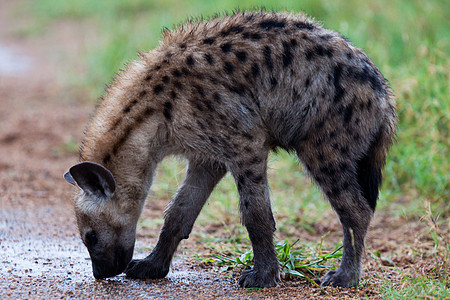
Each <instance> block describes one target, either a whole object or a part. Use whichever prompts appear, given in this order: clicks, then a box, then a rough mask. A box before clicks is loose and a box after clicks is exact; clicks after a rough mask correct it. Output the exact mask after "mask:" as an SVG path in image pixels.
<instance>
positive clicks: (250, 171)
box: [244, 170, 253, 177]
mask: <svg viewBox="0 0 450 300" xmlns="http://www.w3.org/2000/svg"><path fill="white" fill-rule="evenodd" d="M244 174H245V176H247V177H250V176H253V171H252V170H245V172H244Z"/></svg>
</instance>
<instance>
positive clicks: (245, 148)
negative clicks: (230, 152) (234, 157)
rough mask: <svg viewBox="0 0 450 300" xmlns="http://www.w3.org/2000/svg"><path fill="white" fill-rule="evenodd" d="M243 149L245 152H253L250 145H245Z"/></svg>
mask: <svg viewBox="0 0 450 300" xmlns="http://www.w3.org/2000/svg"><path fill="white" fill-rule="evenodd" d="M244 151H245V152H247V153H251V152H253V150H252V148H250V147H248V146H245V147H244Z"/></svg>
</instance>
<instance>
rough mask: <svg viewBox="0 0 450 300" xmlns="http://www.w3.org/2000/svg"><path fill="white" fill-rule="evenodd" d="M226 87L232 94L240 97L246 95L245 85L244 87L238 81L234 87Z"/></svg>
mask: <svg viewBox="0 0 450 300" xmlns="http://www.w3.org/2000/svg"><path fill="white" fill-rule="evenodd" d="M226 87H227V88H228V90H230V91H231V92H233V93H236V94H238V95H240V96H243V95H244V94H245V85H243V84H242V83H239V82H237V81H233V84H232V85H227V86H226Z"/></svg>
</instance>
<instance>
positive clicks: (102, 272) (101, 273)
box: [91, 248, 133, 279]
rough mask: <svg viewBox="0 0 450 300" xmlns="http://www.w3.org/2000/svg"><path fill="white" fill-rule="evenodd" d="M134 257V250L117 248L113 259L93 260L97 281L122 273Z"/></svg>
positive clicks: (93, 270) (93, 269)
mask: <svg viewBox="0 0 450 300" xmlns="http://www.w3.org/2000/svg"><path fill="white" fill-rule="evenodd" d="M132 256H133V248H132V249H129V250H124V249H123V248H117V249H116V251H115V255H114V258H113V259H98V258H94V257H91V259H92V272H93V275H94V277H95V278H96V279H102V278H108V277H113V276H116V275H118V274H120V273H122V272H123V271H124V270H125V268H126V266H127V265H128V263H129V262H130V261H131V257H132Z"/></svg>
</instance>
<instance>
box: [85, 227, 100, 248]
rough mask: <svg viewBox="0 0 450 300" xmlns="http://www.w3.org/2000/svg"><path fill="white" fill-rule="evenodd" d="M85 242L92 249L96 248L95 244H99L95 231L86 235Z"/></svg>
mask: <svg viewBox="0 0 450 300" xmlns="http://www.w3.org/2000/svg"><path fill="white" fill-rule="evenodd" d="M84 240H85V241H86V244H87V245H88V246H90V247H92V246H95V244H97V241H98V239H97V235H96V234H95V231H93V230H92V231H89V232H88V233H86V235H85V236H84Z"/></svg>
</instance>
